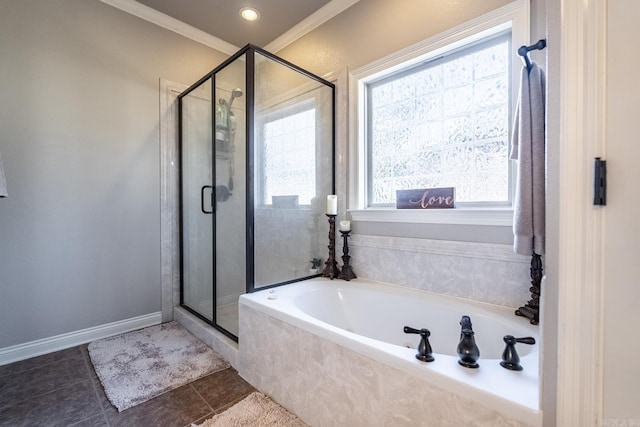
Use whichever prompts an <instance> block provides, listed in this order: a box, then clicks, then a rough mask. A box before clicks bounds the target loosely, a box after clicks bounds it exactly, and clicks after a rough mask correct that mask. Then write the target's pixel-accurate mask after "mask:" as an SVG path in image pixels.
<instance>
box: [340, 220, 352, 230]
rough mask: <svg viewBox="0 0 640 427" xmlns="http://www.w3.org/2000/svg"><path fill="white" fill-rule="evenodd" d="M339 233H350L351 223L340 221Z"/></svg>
mask: <svg viewBox="0 0 640 427" xmlns="http://www.w3.org/2000/svg"><path fill="white" fill-rule="evenodd" d="M340 231H351V221H340Z"/></svg>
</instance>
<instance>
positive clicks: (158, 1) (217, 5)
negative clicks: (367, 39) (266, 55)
mask: <svg viewBox="0 0 640 427" xmlns="http://www.w3.org/2000/svg"><path fill="white" fill-rule="evenodd" d="M102 1H103V2H104V3H108V4H111V5H112V6H114V7H117V8H119V9H122V10H125V11H126V12H129V13H131V14H133V15H137V16H139V17H141V18H143V19H146V20H147V21H151V22H154V23H156V24H158V25H161V26H163V27H165V28H167V29H169V30H172V31H175V32H178V33H180V34H182V35H184V36H187V37H190V38H192V39H195V40H197V41H200V42H202V43H204V44H207V45H209V46H211V47H214V48H216V49H218V50H221V51H223V52H225V53H228V54H232V53H234V52H235V51H236V50H238V49H239V48H241V47H242V46H244V45H246V44H247V43H251V44H253V45H256V46H258V47H262V48H265V49H268V50H271V51H277V50H279V49H281V48H282V47H284V46H286V45H287V44H289V43H291V42H292V41H294V40H295V39H297V38H299V37H301V36H302V35H304V34H306V33H307V32H309V31H311V30H312V29H314V28H316V27H317V26H319V25H321V24H322V23H323V22H326V21H327V20H329V19H331V18H332V17H333V16H335V15H337V14H339V13H341V12H342V11H343V10H345V9H347V8H348V7H350V6H351V5H353V4H354V3H356V2H357V1H358V0H268V1H265V0H180V1H176V0H137V1H135V0H102ZM243 7H253V8H254V9H256V10H258V11H259V13H260V19H258V20H257V21H252V22H250V21H245V20H244V19H242V18H241V17H240V9H241V8H243Z"/></svg>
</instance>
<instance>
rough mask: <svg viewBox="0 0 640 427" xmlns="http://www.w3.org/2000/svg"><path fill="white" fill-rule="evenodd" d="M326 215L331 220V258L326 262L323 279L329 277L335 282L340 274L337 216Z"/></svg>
mask: <svg viewBox="0 0 640 427" xmlns="http://www.w3.org/2000/svg"><path fill="white" fill-rule="evenodd" d="M326 215H327V218H329V246H328V248H329V258H328V259H327V262H325V267H324V270H323V271H322V277H328V278H330V279H331V280H333V279H335V278H336V277H338V274H340V270H339V269H338V263H337V262H336V215H330V214H326Z"/></svg>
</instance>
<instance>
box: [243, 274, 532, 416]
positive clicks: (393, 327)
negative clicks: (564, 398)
mask: <svg viewBox="0 0 640 427" xmlns="http://www.w3.org/2000/svg"><path fill="white" fill-rule="evenodd" d="M243 306H244V307H246V308H245V310H244V312H245V313H248V311H247V310H246V309H247V308H248V309H251V310H255V311H256V312H259V313H262V314H264V315H266V316H268V317H267V318H266V319H268V318H275V319H278V320H280V321H282V322H285V323H287V324H290V325H292V326H294V327H296V328H299V329H302V330H303V331H306V332H309V333H311V334H313V335H314V336H316V337H318V339H325V340H329V341H330V342H332V343H335V344H337V345H338V346H341V347H344V348H346V349H349V350H351V351H353V352H356V353H358V354H360V355H362V356H365V357H367V358H370V359H373V360H375V361H377V362H379V363H381V364H383V365H386V366H389V367H391V368H393V369H397V370H400V371H402V372H404V373H406V374H408V375H409V377H408V378H410V379H411V380H414V379H418V380H421V381H424V382H426V383H427V384H432V385H434V386H437V387H439V388H441V389H443V390H446V391H448V392H450V393H452V394H454V395H456V396H459V397H461V398H463V399H467V400H469V401H471V402H474V404H477V405H480V407H482V408H487V409H489V410H491V411H494V412H495V413H497V414H499V415H500V417H504V418H505V419H506V420H509V421H508V422H511V420H513V421H516V422H517V423H519V424H522V425H532V426H538V425H540V423H541V413H540V411H539V400H540V399H539V377H538V364H539V362H538V359H539V358H538V345H539V344H538V343H539V339H538V330H537V327H534V326H531V325H529V323H528V321H527V320H526V319H523V318H519V317H516V316H515V315H514V314H513V310H512V309H509V308H504V307H500V306H494V305H489V304H483V303H478V302H475V301H469V300H463V299H459V298H452V297H446V296H442V295H437V294H431V293H427V292H423V291H416V290H410V289H407V288H403V287H397V286H391V285H386V284H381V283H377V282H373V281H369V280H363V279H357V280H353V281H350V282H345V281H341V280H333V281H331V280H328V279H313V280H309V281H304V282H299V283H295V284H291V285H287V286H282V287H278V288H275V289H272V290H265V291H261V292H256V293H253V294H247V295H243V296H241V297H240V310H241V314H240V316H241V321H240V324H241V325H240V354H241V358H242V353H243V347H244V346H245V344H246V342H245V341H244V337H245V336H246V337H250V336H251V337H252V338H251V340H252V343H250V344H248V345H250V346H251V347H252V349H253V350H255V348H254V345H257V346H258V347H260V350H256V351H258V352H259V353H260V352H261V353H262V356H261V355H260V354H258V355H254V356H253V359H251V356H247V358H245V361H246V362H247V363H249V364H254V365H255V364H259V363H260V360H261V359H260V358H261V357H272V356H267V355H266V354H265V353H268V352H280V353H282V352H283V349H282V347H276V348H273V349H271V350H270V349H269V345H270V342H277V341H278V338H277V337H271V338H265V339H261V336H260V335H259V332H257V331H256V330H255V329H256V324H254V325H248V323H247V322H243V319H242V316H243ZM462 315H468V316H470V318H471V321H472V324H473V329H474V331H475V339H476V343H477V345H478V347H479V349H480V359H479V360H478V363H479V364H480V368H479V369H468V368H464V367H462V366H460V365H459V364H458V363H457V360H458V358H457V355H456V348H457V344H458V340H459V337H460V325H459V322H460V318H461V316H462ZM264 319H265V318H262V320H261V322H262V324H265V326H266V323H268V322H265V320H264ZM243 324H244V325H245V326H244V327H245V328H247V329H248V328H251V331H243ZM404 326H411V327H413V328H416V329H420V328H427V329H429V330H430V332H431V337H430V339H429V341H430V344H431V346H432V348H433V355H434V357H435V361H433V362H430V363H425V362H420V361H418V360H417V359H416V358H415V354H416V350H415V348H416V347H417V344H418V342H419V339H420V337H419V336H418V335H413V334H409V335H408V334H404V332H403V327H404ZM243 332H244V333H243ZM504 335H513V336H515V337H525V336H532V337H534V338H535V339H536V344H535V345H533V346H530V345H525V344H518V345H517V346H516V348H517V351H518V354H519V355H520V364H521V365H522V366H523V368H524V370H523V371H520V372H515V371H509V370H507V369H504V368H502V367H501V366H500V365H499V362H500V360H501V354H502V351H503V349H504V341H503V336H504ZM287 345H290V344H287ZM310 345H311V344H310ZM293 346H296V343H295V341H294V342H293ZM303 350H304V349H301V352H302V351H303ZM291 351H293V352H295V351H296V349H295V348H294V349H291ZM315 351H316V352H317V351H318V350H315ZM322 352H326V350H322ZM310 354H312V355H313V352H312V353H310ZM276 357H283V356H282V355H281V356H276ZM307 357H309V356H307ZM313 357H315V356H313ZM274 360H275V359H274ZM328 361H330V362H328ZM327 363H341V362H336V359H335V357H334V356H328V359H327V358H325V360H323V361H319V362H317V364H318V366H317V368H316V370H317V369H321V368H322V366H323V365H326V364H327ZM275 364H277V363H276V362H273V363H272V365H275ZM245 369H249V370H250V368H248V367H246V366H245ZM265 369H269V368H265ZM241 374H243V372H242V369H241ZM261 375H263V374H261V373H255V372H247V373H246V376H247V377H250V378H249V379H251V378H253V379H254V381H255V382H256V383H258V384H254V385H257V386H258V387H259V388H260V386H262V387H267V388H268V384H269V383H270V382H274V381H276V380H274V378H271V379H270V380H268V381H266V380H265V377H262V376H261ZM278 375H279V376H280V377H282V376H283V375H285V374H283V373H280V374H278ZM323 375H324V376H326V374H323ZM300 381H302V382H304V380H302V379H297V380H295V381H294V383H296V384H297V383H299V382H300ZM315 381H317V380H315ZM356 381H357V380H356ZM250 382H251V381H250ZM376 387H379V384H378V385H376V384H374V385H373V388H372V390H373V392H372V394H375V390H376ZM414 387H415V386H414ZM276 388H277V387H276ZM276 388H274V389H273V391H272V390H266V391H267V392H269V391H272V392H273V393H275V390H276ZM322 391H324V389H323V390H322ZM318 393H319V392H316V394H318ZM358 393H360V394H362V393H364V392H362V391H361V390H358ZM410 393H411V392H410V391H409V394H410ZM276 394H277V393H276ZM329 394H330V393H329ZM365 394H366V393H365ZM276 397H278V396H276ZM279 397H280V399H281V400H286V397H285V396H279ZM309 398H311V399H314V398H315V397H314V396H309ZM378 398H379V397H378ZM407 398H409V397H408V396H407ZM362 399H363V397H362V396H359V397H358V398H357V400H362ZM373 399H374V400H375V396H373ZM401 399H402V398H401ZM294 400H295V399H294ZM451 400H452V399H451V398H447V399H446V400H445V401H447V402H448V401H451ZM284 403H285V406H287V405H286V402H284ZM378 404H380V402H378ZM328 405H329V403H328ZM289 406H292V407H290V409H293V410H294V411H295V410H300V408H296V405H295V403H292V404H291V405H289ZM463 406H464V405H463ZM364 407H376V402H375V401H373V402H371V403H366V404H365V405H364ZM425 410H426V411H427V415H426V416H429V415H428V414H429V411H428V408H425ZM474 410H475V409H472V410H471V411H470V412H473V411H474ZM452 411H454V412H459V411H460V408H457V409H455V410H453V409H452ZM431 413H433V411H431ZM380 416H381V415H378V417H380ZM320 417H322V416H320ZM308 421H313V420H308ZM432 421H433V420H432ZM449 421H450V420H449ZM345 422H346V421H345ZM351 422H352V421H351ZM492 422H494V421H492ZM315 423H318V421H317V420H316V421H315ZM394 423H395V421H394ZM319 424H322V425H332V424H334V425H338V424H339V423H338V422H336V423H331V422H329V423H325V422H324V421H323V422H320V423H319ZM401 424H402V423H401V422H398V425H401ZM407 425H408V424H407ZM425 425H438V423H437V422H435V423H433V422H432V423H431V424H429V423H427V424H425ZM488 425H491V424H488Z"/></svg>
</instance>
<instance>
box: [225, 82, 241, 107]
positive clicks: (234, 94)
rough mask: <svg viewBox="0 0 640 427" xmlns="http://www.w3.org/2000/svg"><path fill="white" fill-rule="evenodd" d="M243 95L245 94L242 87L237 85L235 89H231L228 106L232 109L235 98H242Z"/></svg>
mask: <svg viewBox="0 0 640 427" xmlns="http://www.w3.org/2000/svg"><path fill="white" fill-rule="evenodd" d="M242 95H243V93H242V89H240V88H239V87H237V88H235V89H234V90H232V91H231V98H229V105H228V108H229V109H231V104H233V100H234V99H236V98H240V97H241V96H242Z"/></svg>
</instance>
